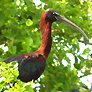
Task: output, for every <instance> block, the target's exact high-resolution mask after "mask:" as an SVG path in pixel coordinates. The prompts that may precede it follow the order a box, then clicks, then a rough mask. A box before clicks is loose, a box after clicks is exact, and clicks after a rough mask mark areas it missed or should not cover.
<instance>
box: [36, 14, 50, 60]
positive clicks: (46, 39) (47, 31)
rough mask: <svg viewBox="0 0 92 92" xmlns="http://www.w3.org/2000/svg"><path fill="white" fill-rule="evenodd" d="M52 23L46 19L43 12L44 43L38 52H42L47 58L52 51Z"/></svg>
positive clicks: (41, 21) (41, 27)
mask: <svg viewBox="0 0 92 92" xmlns="http://www.w3.org/2000/svg"><path fill="white" fill-rule="evenodd" d="M51 25H52V23H51V22H50V21H48V20H46V14H45V13H43V14H42V16H41V20H40V30H41V34H42V43H41V46H40V48H39V49H38V50H37V51H36V52H38V53H40V54H42V55H43V56H44V57H45V58H46V59H47V57H48V55H49V53H50V50H51V46H52V37H51Z"/></svg>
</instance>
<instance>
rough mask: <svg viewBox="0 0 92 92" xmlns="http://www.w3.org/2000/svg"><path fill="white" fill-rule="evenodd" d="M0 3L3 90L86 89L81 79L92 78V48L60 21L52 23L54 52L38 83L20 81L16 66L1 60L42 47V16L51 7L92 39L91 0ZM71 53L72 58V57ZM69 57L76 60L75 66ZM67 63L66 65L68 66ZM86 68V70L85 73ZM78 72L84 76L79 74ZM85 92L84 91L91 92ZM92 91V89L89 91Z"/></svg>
mask: <svg viewBox="0 0 92 92" xmlns="http://www.w3.org/2000/svg"><path fill="white" fill-rule="evenodd" d="M40 1H41V3H40V4H39V5H38V6H36V5H35V3H34V2H33V0H0V91H1V92H58V91H63V92H71V90H74V89H78V88H79V87H84V88H87V86H86V85H85V84H83V83H82V82H80V78H82V77H84V76H87V75H90V74H91V73H92V72H91V67H92V61H91V60H92V58H91V57H92V55H91V49H90V48H89V47H88V48H83V52H80V50H81V49H80V43H83V44H84V46H87V45H90V46H92V45H91V44H90V43H88V42H87V41H86V39H85V38H84V37H83V35H82V34H81V33H79V32H78V31H77V30H75V29H74V28H72V27H70V26H68V25H66V24H64V23H60V22H54V23H53V24H52V37H53V43H52V49H51V52H50V54H49V57H48V59H47V65H46V69H45V71H44V73H43V74H42V76H41V77H40V78H39V79H38V80H37V81H35V82H33V81H32V82H28V83H24V82H21V81H20V80H18V79H17V75H18V70H17V65H18V64H17V63H16V62H12V63H10V64H5V63H3V62H2V61H3V60H4V59H6V58H8V57H10V56H13V55H17V54H21V53H25V52H27V53H28V52H32V51H35V50H37V49H38V48H39V47H40V44H41V32H40V17H41V14H42V13H43V12H44V10H46V9H48V8H53V9H56V10H57V11H58V12H59V13H60V14H61V15H62V16H64V17H65V18H67V19H69V20H71V21H72V22H74V23H75V24H77V25H78V26H79V27H80V28H81V29H82V30H83V31H84V32H85V33H86V34H87V36H88V38H89V39H91V36H92V1H91V0H40ZM67 54H71V55H72V56H73V57H71V56H70V57H69V56H68V55H67ZM70 58H74V63H72V62H71V59H70ZM65 64H66V65H65ZM83 68H84V70H83ZM78 71H80V72H81V74H80V75H79V74H78ZM88 90H89V89H85V92H89V91H88ZM90 90H91V89H90Z"/></svg>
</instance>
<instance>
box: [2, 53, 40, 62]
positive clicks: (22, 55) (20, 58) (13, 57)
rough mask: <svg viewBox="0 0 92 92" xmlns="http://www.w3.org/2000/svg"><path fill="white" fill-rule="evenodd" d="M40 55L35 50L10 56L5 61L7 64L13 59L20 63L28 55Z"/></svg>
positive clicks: (30, 56) (32, 56)
mask: <svg viewBox="0 0 92 92" xmlns="http://www.w3.org/2000/svg"><path fill="white" fill-rule="evenodd" d="M39 55H40V54H39V53H33V52H31V53H24V54H20V55H15V56H12V57H9V58H7V59H6V60H4V61H3V62H5V63H6V64H7V63H10V62H12V61H17V62H18V63H20V62H21V61H22V60H23V59H24V60H25V59H27V58H28V57H29V58H30V59H31V58H34V57H37V56H39Z"/></svg>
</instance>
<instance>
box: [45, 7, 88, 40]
mask: <svg viewBox="0 0 92 92" xmlns="http://www.w3.org/2000/svg"><path fill="white" fill-rule="evenodd" d="M44 13H45V14H46V20H48V21H50V22H54V21H60V22H64V23H65V24H68V25H70V26H72V27H73V28H75V29H77V30H78V31H79V32H80V33H82V34H83V35H84V36H85V38H86V39H87V40H88V41H89V39H88V37H87V35H86V34H85V33H84V32H83V31H82V30H81V29H80V28H79V27H78V26H77V25H76V24H74V23H73V22H71V21H69V20H68V19H66V18H64V17H63V16H61V15H60V14H59V13H58V11H56V10H55V9H51V8H50V9H47V10H46V11H44Z"/></svg>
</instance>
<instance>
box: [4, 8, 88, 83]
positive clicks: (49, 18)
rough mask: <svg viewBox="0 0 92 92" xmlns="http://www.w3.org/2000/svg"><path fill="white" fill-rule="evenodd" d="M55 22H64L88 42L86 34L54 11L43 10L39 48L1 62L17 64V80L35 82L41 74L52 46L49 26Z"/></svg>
mask: <svg viewBox="0 0 92 92" xmlns="http://www.w3.org/2000/svg"><path fill="white" fill-rule="evenodd" d="M55 21H60V22H64V23H66V24H68V25H70V26H72V27H74V28H75V29H77V30H78V31H79V32H81V33H82V34H83V35H84V36H85V38H86V39H87V40H88V41H89V39H88V37H87V36H86V34H85V33H84V32H83V31H82V30H81V29H80V28H79V27H78V26H77V25H75V24H74V23H72V22H71V21H69V20H68V19H66V18H64V17H62V16H61V15H60V14H59V13H58V12H57V11H56V10H55V9H47V10H45V11H44V12H43V14H42V15H41V19H40V30H41V34H42V43H41V46H40V48H39V49H38V50H37V51H34V52H30V53H23V54H21V55H15V56H12V57H9V58H8V59H6V60H4V61H3V62H5V63H6V64H7V63H10V62H12V61H17V62H18V70H19V76H18V79H20V80H21V81H23V82H29V81H32V80H34V81H35V80H36V79H37V78H38V77H40V75H41V74H42V73H43V71H44V69H45V66H46V59H47V58H48V55H49V53H50V50H51V46H52V37H51V25H52V23H53V22H55Z"/></svg>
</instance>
